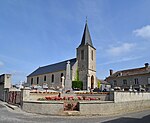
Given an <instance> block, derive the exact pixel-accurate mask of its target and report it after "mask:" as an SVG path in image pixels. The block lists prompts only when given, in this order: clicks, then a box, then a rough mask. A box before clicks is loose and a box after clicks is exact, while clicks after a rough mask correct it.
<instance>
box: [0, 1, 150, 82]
mask: <svg viewBox="0 0 150 123" xmlns="http://www.w3.org/2000/svg"><path fill="white" fill-rule="evenodd" d="M149 6H150V1H149V0H0V74H2V73H11V74H12V75H13V76H12V80H13V83H18V82H19V81H25V80H26V76H27V75H28V74H30V73H31V72H33V70H35V69H36V68H38V67H39V66H43V65H48V64H52V63H55V62H59V61H63V60H66V59H69V58H74V57H76V48H77V47H78V45H79V44H80V42H81V38H82V34H83V29H84V26H85V18H86V16H87V17H88V26H89V30H90V33H91V38H92V41H93V44H94V46H95V47H96V49H97V56H96V57H97V61H96V62H97V77H98V78H100V79H103V78H105V77H107V76H108V75H109V69H113V70H114V71H117V70H122V69H128V68H135V67H142V66H144V63H146V62H149V61H150V53H149V49H150V14H149V12H150V7H149ZM149 63H150V62H149Z"/></svg>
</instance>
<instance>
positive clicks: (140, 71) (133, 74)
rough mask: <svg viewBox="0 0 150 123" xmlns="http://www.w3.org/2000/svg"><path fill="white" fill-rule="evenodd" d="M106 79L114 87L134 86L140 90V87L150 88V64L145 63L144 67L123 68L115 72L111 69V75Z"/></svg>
mask: <svg viewBox="0 0 150 123" xmlns="http://www.w3.org/2000/svg"><path fill="white" fill-rule="evenodd" d="M106 81H107V82H109V83H110V84H111V86H112V87H113V88H114V87H121V88H122V89H123V88H128V89H129V88H130V87H132V88H134V89H136V90H139V89H140V87H142V88H145V89H147V90H148V89H149V88H150V66H149V64H148V63H145V66H144V67H140V68H134V69H127V70H121V71H117V72H113V70H110V76H109V77H107V78H106Z"/></svg>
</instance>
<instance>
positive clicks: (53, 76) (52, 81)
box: [51, 74, 54, 83]
mask: <svg viewBox="0 0 150 123" xmlns="http://www.w3.org/2000/svg"><path fill="white" fill-rule="evenodd" d="M51 82H52V83H53V82H54V74H52V81H51Z"/></svg>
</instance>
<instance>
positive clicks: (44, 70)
mask: <svg viewBox="0 0 150 123" xmlns="http://www.w3.org/2000/svg"><path fill="white" fill-rule="evenodd" d="M68 61H70V66H71V80H72V81H74V80H75V78H76V74H77V70H78V73H79V80H80V81H82V82H83V90H87V89H88V88H91V89H93V88H95V87H96V86H97V84H96V48H95V47H94V46H93V43H92V40H91V36H90V32H89V29H88V24H87V22H86V24H85V28H84V32H83V36H82V40H81V43H80V45H79V46H78V47H77V49H76V58H73V59H68V60H65V61H62V62H58V63H55V64H51V65H47V66H43V67H39V68H37V69H36V70H35V71H33V72H32V73H31V74H30V75H28V76H27V83H28V84H29V85H41V86H42V85H43V84H47V85H48V87H49V88H50V87H55V88H56V87H61V86H62V81H63V78H65V76H66V65H67V62H68Z"/></svg>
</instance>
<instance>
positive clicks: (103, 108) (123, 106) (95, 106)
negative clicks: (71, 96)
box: [79, 100, 150, 115]
mask: <svg viewBox="0 0 150 123" xmlns="http://www.w3.org/2000/svg"><path fill="white" fill-rule="evenodd" d="M148 108H150V100H147V101H132V102H120V103H114V102H95V101H94V102H79V111H80V114H81V115H112V114H120V113H127V112H132V111H140V110H144V109H148Z"/></svg>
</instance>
